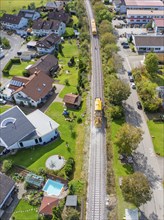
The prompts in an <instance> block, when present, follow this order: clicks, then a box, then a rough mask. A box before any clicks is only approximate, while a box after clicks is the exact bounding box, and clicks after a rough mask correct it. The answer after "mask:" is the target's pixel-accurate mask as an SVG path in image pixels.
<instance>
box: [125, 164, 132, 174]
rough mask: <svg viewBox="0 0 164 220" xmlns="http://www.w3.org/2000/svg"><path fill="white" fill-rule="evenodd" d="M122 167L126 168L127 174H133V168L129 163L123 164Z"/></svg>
mask: <svg viewBox="0 0 164 220" xmlns="http://www.w3.org/2000/svg"><path fill="white" fill-rule="evenodd" d="M123 167H124V168H125V169H126V173H127V174H133V173H134V169H133V167H132V166H131V165H130V164H124V165H123Z"/></svg>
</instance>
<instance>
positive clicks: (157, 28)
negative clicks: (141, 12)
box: [152, 12, 164, 34]
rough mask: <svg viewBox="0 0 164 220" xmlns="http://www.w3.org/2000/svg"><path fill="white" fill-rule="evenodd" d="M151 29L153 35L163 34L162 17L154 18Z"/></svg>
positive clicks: (163, 24)
mask: <svg viewBox="0 0 164 220" xmlns="http://www.w3.org/2000/svg"><path fill="white" fill-rule="evenodd" d="M163 13H164V12H163ZM152 28H153V29H154V32H155V33H157V34H158V33H159V34H160V33H163V34H164V16H163V17H162V18H154V19H153V22H152Z"/></svg>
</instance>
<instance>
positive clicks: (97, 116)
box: [94, 98, 102, 128]
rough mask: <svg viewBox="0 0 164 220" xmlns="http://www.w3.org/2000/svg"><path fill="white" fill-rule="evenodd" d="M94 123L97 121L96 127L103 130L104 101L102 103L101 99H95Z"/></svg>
mask: <svg viewBox="0 0 164 220" xmlns="http://www.w3.org/2000/svg"><path fill="white" fill-rule="evenodd" d="M94 121H95V127H96V128H101V126H102V101H101V98H96V99H95V112H94Z"/></svg>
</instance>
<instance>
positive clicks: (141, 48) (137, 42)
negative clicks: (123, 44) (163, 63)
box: [133, 35, 164, 53]
mask: <svg viewBox="0 0 164 220" xmlns="http://www.w3.org/2000/svg"><path fill="white" fill-rule="evenodd" d="M133 43H134V46H135V49H136V51H137V52H138V53H147V52H156V53H159V52H164V44H163V36H161V35H156V36H152V35H149V36H148V35H147V36H145V35H133Z"/></svg>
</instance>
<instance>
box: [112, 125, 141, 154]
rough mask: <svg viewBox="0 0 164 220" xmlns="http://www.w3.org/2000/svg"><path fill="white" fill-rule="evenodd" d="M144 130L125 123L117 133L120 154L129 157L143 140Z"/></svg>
mask: <svg viewBox="0 0 164 220" xmlns="http://www.w3.org/2000/svg"><path fill="white" fill-rule="evenodd" d="M142 134H143V132H142V130H141V129H140V128H136V127H134V126H132V125H130V124H127V123H125V124H124V125H123V126H122V127H121V129H120V130H119V132H118V133H117V136H116V137H117V140H116V144H117V146H118V148H119V153H120V154H125V155H126V156H129V155H131V154H132V152H133V151H134V150H135V149H136V148H137V147H138V144H139V143H140V142H141V140H142Z"/></svg>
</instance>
